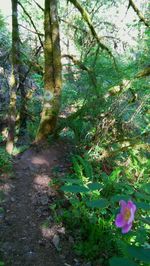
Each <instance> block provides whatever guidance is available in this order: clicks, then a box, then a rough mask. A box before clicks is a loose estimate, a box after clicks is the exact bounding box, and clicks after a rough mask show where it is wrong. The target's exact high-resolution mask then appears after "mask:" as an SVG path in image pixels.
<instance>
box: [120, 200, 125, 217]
mask: <svg viewBox="0 0 150 266" xmlns="http://www.w3.org/2000/svg"><path fill="white" fill-rule="evenodd" d="M119 204H120V206H121V210H120V212H121V214H124V212H125V209H126V207H127V203H126V202H125V201H124V200H120V201H119Z"/></svg>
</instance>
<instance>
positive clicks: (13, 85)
mask: <svg viewBox="0 0 150 266" xmlns="http://www.w3.org/2000/svg"><path fill="white" fill-rule="evenodd" d="M18 67H19V29H18V10H17V0H12V72H11V79H10V104H9V122H8V138H7V144H6V150H7V152H8V153H12V150H13V146H14V137H15V123H16V91H17V88H18V85H19V75H18Z"/></svg>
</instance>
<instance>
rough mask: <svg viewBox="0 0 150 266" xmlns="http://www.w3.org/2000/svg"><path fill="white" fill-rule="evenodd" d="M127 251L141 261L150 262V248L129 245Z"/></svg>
mask: <svg viewBox="0 0 150 266" xmlns="http://www.w3.org/2000/svg"><path fill="white" fill-rule="evenodd" d="M127 252H128V254H129V255H130V256H131V257H132V258H136V259H138V260H140V261H143V262H146V263H150V249H149V248H145V249H144V248H139V247H135V246H128V247H127Z"/></svg>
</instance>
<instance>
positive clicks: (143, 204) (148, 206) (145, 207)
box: [136, 202, 150, 211]
mask: <svg viewBox="0 0 150 266" xmlns="http://www.w3.org/2000/svg"><path fill="white" fill-rule="evenodd" d="M136 206H137V208H139V209H142V210H144V211H149V210H150V204H149V203H146V202H136Z"/></svg>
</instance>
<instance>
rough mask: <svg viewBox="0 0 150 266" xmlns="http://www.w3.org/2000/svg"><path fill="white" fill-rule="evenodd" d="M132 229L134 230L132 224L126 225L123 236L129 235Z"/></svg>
mask: <svg viewBox="0 0 150 266" xmlns="http://www.w3.org/2000/svg"><path fill="white" fill-rule="evenodd" d="M131 228H132V223H130V224H126V225H125V226H123V228H122V233H123V234H126V233H128V232H129V231H130V230H131Z"/></svg>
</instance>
